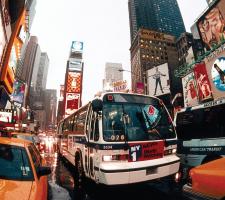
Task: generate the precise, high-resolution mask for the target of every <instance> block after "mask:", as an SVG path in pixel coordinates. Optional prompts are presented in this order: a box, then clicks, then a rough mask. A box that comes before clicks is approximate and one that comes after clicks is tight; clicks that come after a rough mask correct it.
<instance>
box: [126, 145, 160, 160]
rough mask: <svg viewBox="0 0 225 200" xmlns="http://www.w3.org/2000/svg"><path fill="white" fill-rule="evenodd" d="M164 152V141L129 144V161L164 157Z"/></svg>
mask: <svg viewBox="0 0 225 200" xmlns="http://www.w3.org/2000/svg"><path fill="white" fill-rule="evenodd" d="M163 153H164V141H159V142H148V143H143V144H137V143H134V144H132V143H131V144H129V159H128V162H137V161H144V160H153V159H157V158H162V157H163Z"/></svg>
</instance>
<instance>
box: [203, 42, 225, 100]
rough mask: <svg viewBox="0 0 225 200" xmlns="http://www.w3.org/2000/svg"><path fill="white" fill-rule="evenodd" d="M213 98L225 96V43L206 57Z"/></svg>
mask: <svg viewBox="0 0 225 200" xmlns="http://www.w3.org/2000/svg"><path fill="white" fill-rule="evenodd" d="M205 64H206V69H207V73H208V77H209V81H210V84H211V88H212V92H213V98H214V100H217V99H219V98H224V97H225V81H224V80H225V44H223V45H222V46H221V47H220V48H218V49H216V50H215V51H214V52H212V53H211V54H210V55H209V56H208V57H207V58H205Z"/></svg>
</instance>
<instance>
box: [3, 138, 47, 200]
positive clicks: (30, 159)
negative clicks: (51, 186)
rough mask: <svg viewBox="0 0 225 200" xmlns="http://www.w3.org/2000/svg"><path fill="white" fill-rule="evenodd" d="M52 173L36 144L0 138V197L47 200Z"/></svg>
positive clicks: (12, 199)
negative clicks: (49, 178)
mask: <svg viewBox="0 0 225 200" xmlns="http://www.w3.org/2000/svg"><path fill="white" fill-rule="evenodd" d="M50 173H51V169H50V168H49V167H46V166H44V165H43V159H42V157H41V156H40V153H39V152H38V150H37V148H36V147H35V146H34V144H33V143H31V142H29V141H26V140H23V139H18V138H12V137H11V138H9V137H0V199H4V200H14V199H19V200H45V199H47V193H48V182H47V175H48V174H50Z"/></svg>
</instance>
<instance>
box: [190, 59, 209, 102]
mask: <svg viewBox="0 0 225 200" xmlns="http://www.w3.org/2000/svg"><path fill="white" fill-rule="evenodd" d="M194 76H195V79H196V82H197V89H198V96H199V101H200V102H204V101H207V100H211V99H212V97H213V95H212V89H211V85H210V81H209V78H208V74H207V71H206V65H205V63H203V62H202V63H199V64H196V65H195V67H194Z"/></svg>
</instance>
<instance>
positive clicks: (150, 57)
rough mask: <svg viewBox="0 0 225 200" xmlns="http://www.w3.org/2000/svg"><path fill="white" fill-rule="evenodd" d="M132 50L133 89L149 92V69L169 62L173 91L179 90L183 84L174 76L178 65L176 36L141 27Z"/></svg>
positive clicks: (138, 91)
mask: <svg viewBox="0 0 225 200" xmlns="http://www.w3.org/2000/svg"><path fill="white" fill-rule="evenodd" d="M130 52H131V75H132V79H131V80H132V91H134V92H137V93H144V94H149V84H150V83H149V81H150V80H149V77H148V73H147V72H148V70H151V69H153V68H154V67H157V66H159V65H162V64H165V63H167V64H168V70H169V78H170V81H169V82H170V83H169V84H170V88H171V93H172V94H174V93H176V92H177V91H179V88H181V85H180V84H179V83H178V82H177V81H178V80H176V79H175V77H174V76H173V73H174V70H175V68H176V66H178V56H177V48H176V38H175V36H172V35H169V34H164V33H161V32H156V31H150V30H148V29H139V32H138V34H137V35H136V37H135V38H134V41H133V43H132V46H131V48H130ZM140 85H142V86H143V88H142V92H140Z"/></svg>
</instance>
